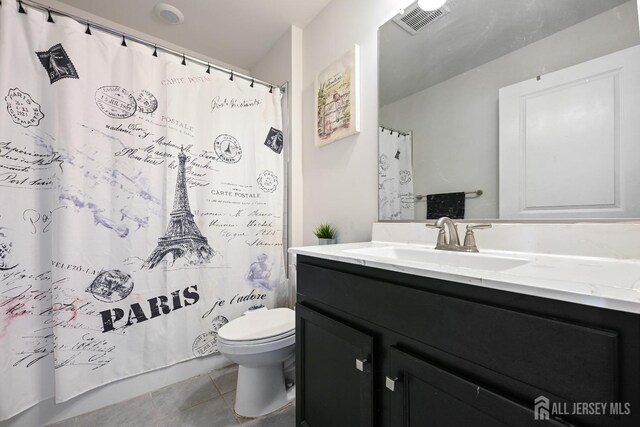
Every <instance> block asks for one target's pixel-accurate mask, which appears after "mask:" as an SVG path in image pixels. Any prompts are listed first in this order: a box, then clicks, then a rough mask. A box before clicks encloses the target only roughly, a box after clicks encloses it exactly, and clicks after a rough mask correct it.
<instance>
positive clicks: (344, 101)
mask: <svg viewBox="0 0 640 427" xmlns="http://www.w3.org/2000/svg"><path fill="white" fill-rule="evenodd" d="M315 107H316V108H315V112H316V130H315V138H314V140H315V145H316V146H317V147H319V146H322V145H326V144H329V143H331V142H333V141H337V140H338V139H342V138H346V137H348V136H351V135H354V134H356V133H358V132H360V46H358V45H354V46H353V49H351V50H349V51H348V52H347V53H345V54H344V55H343V56H342V57H341V58H340V59H338V60H337V61H335V62H334V63H333V64H331V65H330V66H328V67H327V68H325V69H324V70H322V71H321V72H320V73H319V74H318V75H317V76H316V81H315Z"/></svg>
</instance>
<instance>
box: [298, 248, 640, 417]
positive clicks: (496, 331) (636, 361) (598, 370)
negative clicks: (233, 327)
mask: <svg viewBox="0 0 640 427" xmlns="http://www.w3.org/2000/svg"><path fill="white" fill-rule="evenodd" d="M297 285H298V290H297V292H298V295H297V298H298V304H297V310H296V316H297V323H296V328H297V329H296V346H297V366H298V370H297V376H298V377H297V386H296V393H297V396H296V398H297V403H296V410H297V414H296V418H297V425H299V426H309V427H325V426H330V427H340V426H345V427H354V426H362V427H364V426H384V427H387V426H388V427H396V426H397V427H400V426H402V427H408V426H413V427H417V426H428V427H432V426H433V427H435V426H444V427H456V426H464V427H469V426H514V427H515V426H517V427H521V426H541V425H552V426H562V425H576V426H605V427H609V426H634V427H635V426H640V316H639V315H635V314H631V313H625V312H620V311H614V310H606V309H601V308H597V307H592V306H586V305H580V304H573V303H568V302H563V301H558V300H553V299H546V298H539V297H533V296H528V295H523V294H517V293H512V292H505V291H499V290H495V289H489V288H483V287H479V286H473V285H466V284H463V283H457V282H449V281H444V280H438V279H431V278H425V277H419V276H413V275H408V274H402V273H396V272H391V271H387V270H380V269H374V268H369V267H363V266H359V265H354V264H347V263H341V262H336V261H330V260H324V259H320V258H314V257H308V256H302V255H298V258H297ZM536 404H537V406H534V405H536ZM534 407H535V408H539V410H538V411H536V413H534ZM536 414H538V416H544V415H545V414H550V417H549V418H550V419H549V420H537V419H536V416H535V415H536Z"/></svg>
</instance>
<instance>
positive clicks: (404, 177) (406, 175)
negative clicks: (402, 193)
mask: <svg viewBox="0 0 640 427" xmlns="http://www.w3.org/2000/svg"><path fill="white" fill-rule="evenodd" d="M410 182H411V172H409V171H408V170H404V169H403V170H401V171H400V184H402V185H406V184H408V183H410Z"/></svg>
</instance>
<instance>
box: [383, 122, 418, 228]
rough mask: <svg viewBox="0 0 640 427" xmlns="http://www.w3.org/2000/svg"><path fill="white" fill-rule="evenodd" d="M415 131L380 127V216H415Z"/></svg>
mask: <svg viewBox="0 0 640 427" xmlns="http://www.w3.org/2000/svg"><path fill="white" fill-rule="evenodd" d="M412 137H413V134H412V133H411V132H398V131H393V130H390V129H385V128H383V127H380V132H379V133H378V151H379V153H378V219H379V220H381V221H382V220H409V221H411V220H414V219H415V213H414V209H415V197H414V194H413V166H412V165H413V156H412V145H413V144H412Z"/></svg>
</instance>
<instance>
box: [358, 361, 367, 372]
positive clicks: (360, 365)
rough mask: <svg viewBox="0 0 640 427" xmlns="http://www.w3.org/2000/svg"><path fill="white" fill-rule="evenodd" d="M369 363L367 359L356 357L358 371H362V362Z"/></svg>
mask: <svg viewBox="0 0 640 427" xmlns="http://www.w3.org/2000/svg"><path fill="white" fill-rule="evenodd" d="M365 363H369V361H368V360H367V359H356V369H357V370H358V371H360V372H364V364H365Z"/></svg>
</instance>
